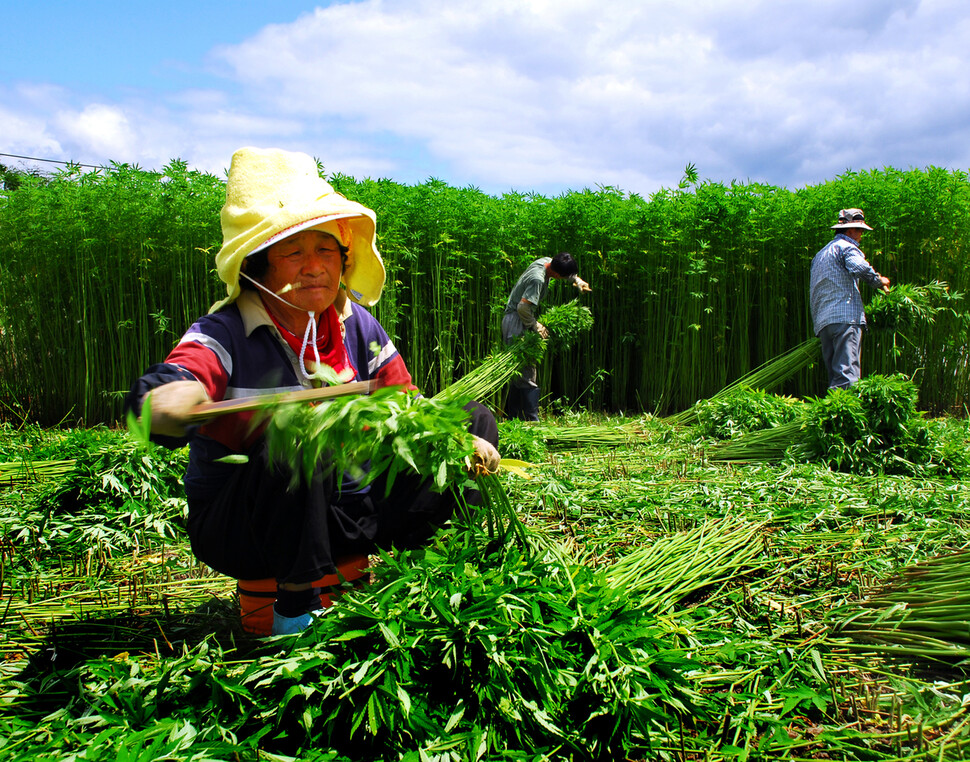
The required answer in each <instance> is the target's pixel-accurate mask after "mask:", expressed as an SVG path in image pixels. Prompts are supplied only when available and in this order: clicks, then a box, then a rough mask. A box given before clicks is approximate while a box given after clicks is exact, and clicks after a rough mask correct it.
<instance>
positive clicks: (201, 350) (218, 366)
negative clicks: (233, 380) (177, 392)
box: [165, 341, 229, 400]
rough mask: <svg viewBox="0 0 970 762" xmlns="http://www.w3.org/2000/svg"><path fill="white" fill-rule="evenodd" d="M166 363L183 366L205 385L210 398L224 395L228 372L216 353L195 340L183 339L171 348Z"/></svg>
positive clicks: (215, 398)
mask: <svg viewBox="0 0 970 762" xmlns="http://www.w3.org/2000/svg"><path fill="white" fill-rule="evenodd" d="M165 362H166V363H170V364H172V365H177V366H179V367H180V368H185V370H187V371H189V373H191V374H192V375H193V376H195V377H196V378H197V379H198V380H199V381H200V382H201V383H202V385H203V386H204V387H205V391H206V393H207V394H208V395H209V399H211V400H221V399H223V398H224V397H225V396H226V387H227V386H228V385H229V374H228V373H227V372H226V369H225V368H224V367H223V366H222V363H221V362H219V358H218V357H217V356H216V353H215V352H213V351H212V350H211V349H209V348H208V347H205V346H203V345H202V344H200V343H198V342H196V341H183V342H182V343H181V344H179V345H178V346H176V347H175V349H173V350H172V351H171V352H170V353H169V355H168V357H166V358H165Z"/></svg>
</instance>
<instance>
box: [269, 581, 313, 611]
mask: <svg viewBox="0 0 970 762" xmlns="http://www.w3.org/2000/svg"><path fill="white" fill-rule="evenodd" d="M273 608H274V609H276V613H277V614H279V615H280V616H288V617H294V616H300V614H306V613H307V612H308V611H315V610H316V609H318V608H320V588H319V587H308V588H307V589H306V590H282V589H280V588H277V589H276V605H275V606H274V607H273Z"/></svg>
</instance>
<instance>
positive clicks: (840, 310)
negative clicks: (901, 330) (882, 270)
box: [809, 233, 882, 336]
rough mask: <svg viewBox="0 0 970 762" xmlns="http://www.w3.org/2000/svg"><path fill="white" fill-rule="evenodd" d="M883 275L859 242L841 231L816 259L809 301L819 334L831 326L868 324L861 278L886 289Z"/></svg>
mask: <svg viewBox="0 0 970 762" xmlns="http://www.w3.org/2000/svg"><path fill="white" fill-rule="evenodd" d="M881 277H882V276H880V275H879V273H877V272H876V271H875V270H874V269H873V267H872V265H870V264H869V263H868V262H867V261H866V257H865V255H864V254H863V253H862V251H861V250H860V249H859V247H858V246H857V245H856V242H855V241H854V240H852V239H851V238H849V237H848V236H847V235H843V234H842V233H839V234H838V235H836V236H835V238H833V239H832V240H831V241H830V242H829V243H828V244H827V245H826V246H825V247H824V248H822V250H821V251H819V252H818V254H816V255H815V258H814V259H813V260H812V273H811V290H810V292H809V301H810V302H811V308H812V323H813V324H814V328H815V335H816V336H817V335H818V334H819V332H820V331H821V330H822V329H823V328H825V326H827V325H833V324H835V323H848V324H850V325H865V324H866V313H865V308H864V307H863V304H862V295H861V294H860V293H859V280H864V281H865V282H866V283H868V284H869V285H870V286H872V287H873V288H875V289H879V288H882V282H881V280H880V278H881Z"/></svg>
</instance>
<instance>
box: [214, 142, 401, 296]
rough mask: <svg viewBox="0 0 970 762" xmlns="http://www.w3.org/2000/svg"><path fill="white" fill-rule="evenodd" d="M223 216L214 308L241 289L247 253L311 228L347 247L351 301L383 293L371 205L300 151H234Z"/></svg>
mask: <svg viewBox="0 0 970 762" xmlns="http://www.w3.org/2000/svg"><path fill="white" fill-rule="evenodd" d="M221 219H222V248H221V249H220V250H219V253H218V254H216V270H217V271H218V273H219V277H220V278H221V279H222V280H223V281H225V283H226V284H227V291H228V294H229V295H228V297H227V298H225V299H223V300H222V301H219V302H217V303H216V304H214V305H213V306H212V309H211V310H210V311H211V312H215V311H216V310H218V309H220V308H221V307H224V306H225V305H227V304H229V303H230V302H232V301H233V300H235V299H236V297H238V296H239V294H240V288H239V270H240V268H241V267H242V263H243V260H244V259H245V258H246V257H248V256H249V255H250V254H253V253H255V252H257V251H260V250H262V249H265V248H266V247H267V246H271V245H272V244H274V243H276V242H277V241H281V240H283V239H284V238H286V237H288V236H291V235H293V234H294V233H299V232H300V231H302V230H311V229H320V230H324V231H325V232H327V233H331V234H332V235H334V236H335V237H337V238H338V239H339V240H340V242H341V243H342V244H343V245H344V246H346V247H348V249H349V251H348V255H347V267H346V269H345V270H344V275H343V282H344V285H346V286H347V292H348V296H350V298H351V299H352V300H353V301H355V302H358V303H359V304H363V305H365V306H371V305H373V304H375V303H376V302H377V300H378V299H380V298H381V290H382V289H383V288H384V279H385V271H384V262H383V261H382V260H381V255H380V254H379V253H378V251H377V237H376V217H375V215H374V212H373V211H371V210H370V209H368V208H367V207H366V206H363V205H362V204H358V203H357V202H356V201H350V200H349V199H347V198H346V197H344V196H342V195H341V194H339V193H337V192H336V191H335V190H334V189H333V187H332V186H331V185H330V183H328V182H327V181H325V180H324V179H323V178H321V177H320V175H319V172H318V171H317V163H316V162H315V161H314V160H313V159H312V158H311V157H310V156H307V155H306V154H305V153H294V152H291V151H282V150H280V149H278V148H265V149H264V148H240V149H239V150H238V151H236V152H235V153H234V154H233V155H232V164H231V165H230V167H229V179H228V180H227V181H226V203H225V205H224V206H223V207H222V214H221Z"/></svg>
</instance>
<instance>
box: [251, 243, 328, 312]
mask: <svg viewBox="0 0 970 762" xmlns="http://www.w3.org/2000/svg"><path fill="white" fill-rule="evenodd" d="M266 257H267V261H268V262H269V267H268V268H267V269H266V274H265V275H264V276H263V279H262V283H263V285H264V286H265V287H266V288H268V289H269V290H270V291H272V292H273V293H274V294H279V295H280V296H281V297H282V298H284V299H285V300H286V301H288V302H289V303H290V304H292V305H294V306H295V307H298V308H300V309H301V310H305V311H306V312H311V311H312V312H315V313H316V314H318V315H319V314H320V313H321V312H323V311H324V310H325V309H327V307H329V306H330V305H331V304H333V303H334V300H335V299H336V298H337V293H338V291H339V289H340V276H341V274H342V271H343V260H342V258H341V256H340V246H339V245H338V244H337V239H335V238H334V237H333V236H332V235H330V234H329V233H321V232H320V231H319V230H303V231H301V232H299V233H294V234H293V235H291V236H289V237H288V238H284V239H283V240H282V241H279V242H277V243H274V244H273V245H272V246H270V247H269V248H268V249H267V250H266ZM270 301H272V302H273V303H274V305H273V306H274V308H276V307H278V308H280V309H286V305H284V304H283V303H282V302H278V301H276V300H270ZM294 317H296V316H294ZM302 319H303V321H304V322H305V321H306V316H305V315H303V316H302Z"/></svg>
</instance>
